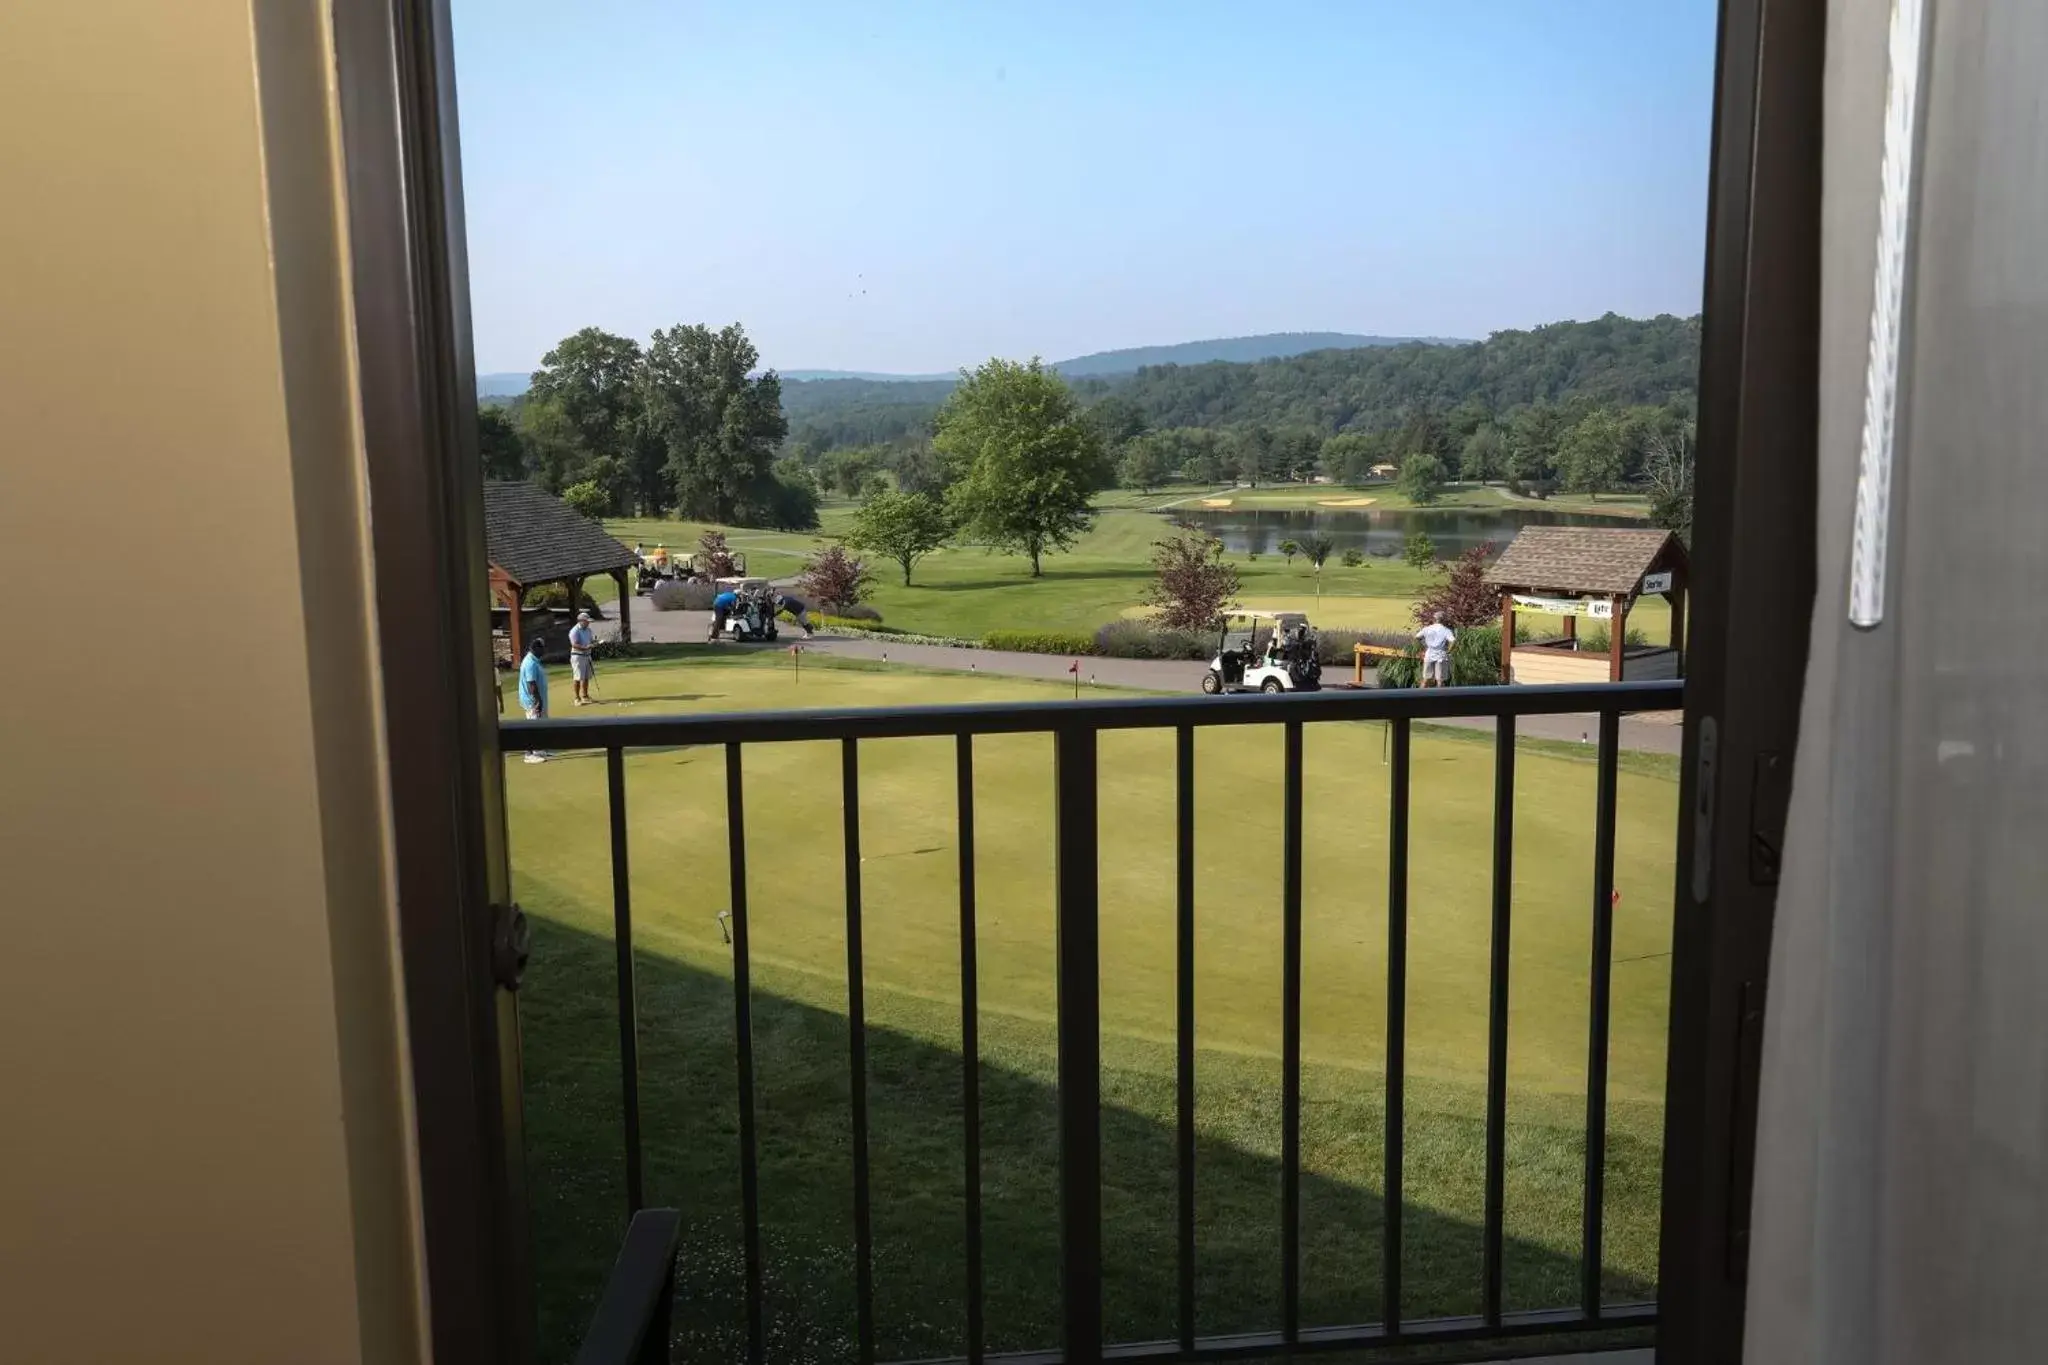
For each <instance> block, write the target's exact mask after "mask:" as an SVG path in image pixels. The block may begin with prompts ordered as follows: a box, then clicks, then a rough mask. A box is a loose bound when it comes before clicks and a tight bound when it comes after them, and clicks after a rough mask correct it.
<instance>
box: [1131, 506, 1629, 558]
mask: <svg viewBox="0 0 2048 1365" xmlns="http://www.w3.org/2000/svg"><path fill="white" fill-rule="evenodd" d="M1171 515H1173V516H1175V517H1178V518H1180V519H1182V520H1186V521H1190V522H1193V523H1194V524H1195V525H1197V526H1199V527H1201V528H1202V529H1203V530H1205V531H1207V532H1208V533H1209V534H1210V535H1212V536H1215V537H1216V538H1217V539H1219V540H1221V541H1222V542H1223V545H1224V548H1226V549H1228V550H1231V551H1234V552H1236V553H1238V554H1248V553H1249V554H1262V555H1264V554H1273V553H1276V551H1275V548H1274V547H1275V546H1277V545H1279V543H1280V542H1281V541H1283V540H1297V541H1298V540H1303V539H1306V538H1307V536H1308V535H1309V533H1310V532H1312V531H1321V532H1323V533H1324V534H1325V535H1327V536H1329V537H1330V540H1331V542H1332V543H1333V544H1334V545H1335V546H1336V551H1337V553H1338V554H1339V555H1341V554H1343V553H1344V552H1345V551H1346V550H1357V551H1359V552H1361V553H1363V554H1368V555H1377V556H1380V557H1382V558H1385V557H1391V556H1394V555H1398V554H1399V553H1400V552H1401V546H1402V544H1403V542H1405V541H1406V540H1407V539H1408V537H1409V536H1411V535H1413V534H1415V532H1417V531H1421V532H1422V533H1424V534H1425V535H1427V536H1428V537H1429V538H1430V540H1431V541H1432V542H1434V544H1435V546H1436V553H1437V557H1438V558H1439V559H1455V558H1456V557H1457V556H1459V555H1461V554H1463V553H1464V552H1465V551H1466V550H1467V549H1468V548H1470V547H1471V546H1474V545H1480V544H1484V543H1485V542H1487V541H1492V542H1493V545H1494V549H1495V550H1496V551H1500V550H1504V549H1506V548H1507V544H1508V542H1509V541H1511V540H1513V539H1514V538H1515V532H1517V531H1519V530H1521V529H1522V528H1523V527H1524V526H1628V525H1631V524H1634V523H1631V522H1628V521H1625V520H1623V519H1622V518H1619V517H1603V516H1592V515H1588V514H1587V513H1584V512H1556V511H1552V510H1550V509H1549V508H1546V507H1501V508H1487V509H1485V510H1480V511H1474V510H1469V509H1468V510H1463V511H1449V510H1445V511H1398V512H1396V511H1378V510H1374V509H1367V508H1358V509H1350V508H1331V507H1302V508H1293V507H1286V508H1282V507H1246V508H1234V509H1233V508H1218V507H1177V508H1175V509H1174V510H1173V512H1172V514H1171Z"/></svg>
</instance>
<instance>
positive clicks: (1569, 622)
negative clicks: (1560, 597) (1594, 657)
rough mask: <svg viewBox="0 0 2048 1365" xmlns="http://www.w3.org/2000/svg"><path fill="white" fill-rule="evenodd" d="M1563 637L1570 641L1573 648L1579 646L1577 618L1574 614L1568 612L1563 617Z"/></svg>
mask: <svg viewBox="0 0 2048 1365" xmlns="http://www.w3.org/2000/svg"><path fill="white" fill-rule="evenodd" d="M1564 638H1565V639H1567V640H1570V641H1571V642H1572V648H1573V649H1577V648H1578V647H1579V618H1578V616H1577V615H1576V614H1568V615H1567V616H1566V617H1565V618H1564Z"/></svg>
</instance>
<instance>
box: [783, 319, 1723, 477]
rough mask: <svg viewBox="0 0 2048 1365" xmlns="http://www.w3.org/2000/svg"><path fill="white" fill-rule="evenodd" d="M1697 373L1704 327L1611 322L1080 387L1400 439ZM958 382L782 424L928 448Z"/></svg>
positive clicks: (1639, 389) (1147, 405)
mask: <svg viewBox="0 0 2048 1365" xmlns="http://www.w3.org/2000/svg"><path fill="white" fill-rule="evenodd" d="M1698 370H1699V319H1698V318H1697V317H1691V318H1679V317H1671V316H1669V315H1666V316H1663V317H1656V318H1648V319H1636V318H1624V317H1617V316H1615V315H1613V314H1609V315H1608V316H1606V317H1603V318H1598V319H1596V320H1594V321H1591V322H1559V323H1553V324H1551V325H1549V326H1547V327H1538V328H1536V329H1534V330H1532V331H1525V332H1496V333H1495V334H1494V335H1493V336H1491V337H1489V338H1487V339H1486V340H1485V341H1483V342H1477V343H1473V344H1468V345H1431V344H1425V343H1421V342H1412V343H1408V344H1406V345H1400V346H1377V347H1365V348H1354V349H1346V350H1327V351H1314V352H1310V353H1308V354H1304V355H1296V356H1289V357H1287V358H1284V359H1277V360H1262V361H1258V362H1256V363H1253V364H1233V363H1229V362H1223V361H1218V362H1213V363H1210V364H1205V365H1159V366H1150V367H1147V368H1145V369H1141V370H1139V371H1137V372H1136V373H1135V374H1130V375H1119V376H1113V377H1104V378H1085V377H1084V378H1076V379H1074V381H1073V382H1074V387H1075V389H1076V391H1077V392H1078V393H1079V394H1080V395H1081V396H1082V397H1083V399H1084V400H1087V401H1090V402H1096V401H1100V400H1102V399H1104V398H1108V397H1110V396H1112V395H1113V396H1114V397H1115V398H1116V399H1118V400H1120V404H1119V405H1120V406H1125V405H1127V406H1128V408H1130V409H1132V410H1135V412H1136V414H1137V415H1138V416H1139V417H1140V418H1142V420H1143V424H1144V425H1145V426H1147V427H1150V428H1153V429H1164V428H1170V427H1234V426H1241V425H1247V424H1253V425H1259V426H1266V427H1300V428H1307V429H1310V430H1313V431H1317V432H1320V433H1322V434H1324V435H1334V434H1336V433H1338V432H1344V431H1356V432H1366V433H1370V432H1379V431H1388V430H1392V429H1393V428H1395V427H1398V426H1400V425H1401V424H1402V423H1403V422H1405V421H1406V420H1407V419H1408V418H1409V417H1410V416H1411V415H1412V414H1413V413H1414V412H1415V411H1416V410H1418V409H1430V408H1436V409H1444V410H1448V409H1451V408H1456V407H1460V406H1467V405H1472V406H1478V407H1481V408H1484V409H1485V410H1487V411H1489V412H1493V413H1498V414H1506V413H1509V412H1511V411H1513V410H1514V409H1515V408H1518V407H1522V406H1524V405H1526V404H1530V403H1534V402H1538V401H1549V402H1558V401H1562V400H1566V399H1580V400H1584V401H1587V402H1595V403H1602V404H1611V405H1617V406H1635V405H1653V406H1668V405H1672V404H1677V405H1680V406H1687V407H1689V406H1690V404H1691V401H1692V394H1693V388H1694V385H1695V383H1696V380H1697V375H1698ZM951 390H952V384H951V382H950V381H945V380H940V381H932V382H922V383H888V382H874V381H869V380H858V379H834V380H822V381H815V382H810V383H802V382H795V383H786V384H784V385H783V389H782V403H783V410H784V412H785V413H786V414H787V415H788V417H789V425H790V437H791V440H792V442H793V443H794V444H795V445H797V446H798V447H801V448H804V449H808V450H812V451H823V450H831V449H835V448H841V447H850V446H872V445H886V444H890V443H893V442H902V441H917V440H920V439H922V438H923V437H924V436H925V435H926V434H927V433H928V432H929V431H930V426H931V420H932V418H933V416H935V415H936V414H937V412H938V409H939V404H940V403H942V402H943V401H944V400H945V396H946V394H948V393H949V392H951Z"/></svg>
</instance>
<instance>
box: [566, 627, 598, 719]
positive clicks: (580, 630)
mask: <svg viewBox="0 0 2048 1365" xmlns="http://www.w3.org/2000/svg"><path fill="white" fill-rule="evenodd" d="M595 648H597V632H595V631H593V630H592V629H591V628H590V613H589V612H587V611H579V612H577V613H576V624H575V625H573V626H571V627H569V686H570V688H571V690H573V691H574V692H575V694H576V704H577V705H578V706H588V705H590V675H591V674H592V673H593V672H595V671H596V667H597V666H596V663H595V662H594V661H593V660H592V658H591V653H590V651H591V650H593V649H595Z"/></svg>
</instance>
